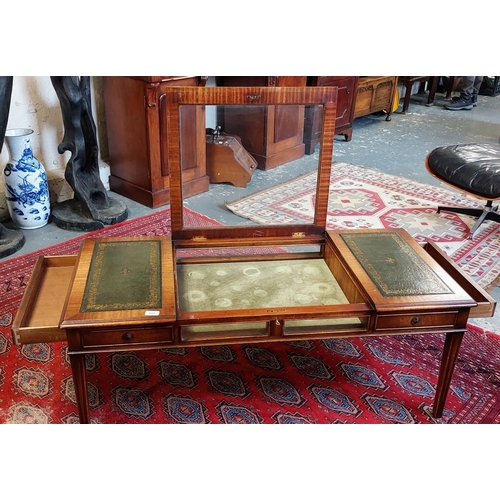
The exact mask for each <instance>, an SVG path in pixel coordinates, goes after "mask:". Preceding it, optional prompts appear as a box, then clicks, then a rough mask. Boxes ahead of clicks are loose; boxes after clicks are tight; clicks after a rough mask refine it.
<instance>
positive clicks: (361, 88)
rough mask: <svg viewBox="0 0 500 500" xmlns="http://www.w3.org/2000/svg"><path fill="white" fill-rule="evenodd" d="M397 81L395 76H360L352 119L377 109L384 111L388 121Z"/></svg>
mask: <svg viewBox="0 0 500 500" xmlns="http://www.w3.org/2000/svg"><path fill="white" fill-rule="evenodd" d="M397 82H398V77H397V76H360V77H359V81H358V91H357V93H356V102H355V105H354V119H356V118H359V117H360V116H365V115H370V114H372V113H376V112H378V111H386V112H387V117H386V120H387V121H389V120H390V119H391V114H392V105H393V103H394V97H395V95H396V88H397Z"/></svg>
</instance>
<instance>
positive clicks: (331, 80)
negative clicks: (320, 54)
mask: <svg viewBox="0 0 500 500" xmlns="http://www.w3.org/2000/svg"><path fill="white" fill-rule="evenodd" d="M307 85H308V86H311V87H328V86H330V87H338V99H337V119H336V120H335V134H340V135H343V136H344V137H345V140H346V141H350V140H351V138H352V122H353V119H354V118H353V117H354V102H355V100H356V92H357V89H358V77H357V76H308V77H307ZM320 120H321V113H319V112H318V110H317V108H314V107H313V106H306V109H305V123H304V144H305V153H306V154H308V155H309V154H312V153H313V152H314V148H315V147H316V145H317V144H318V142H319V132H320Z"/></svg>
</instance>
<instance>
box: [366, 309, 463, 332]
mask: <svg viewBox="0 0 500 500" xmlns="http://www.w3.org/2000/svg"><path fill="white" fill-rule="evenodd" d="M457 314H458V311H450V312H446V313H428V314H389V315H387V316H379V317H377V321H376V325H375V330H419V329H425V328H440V327H446V328H453V327H454V326H455V323H456V321H457Z"/></svg>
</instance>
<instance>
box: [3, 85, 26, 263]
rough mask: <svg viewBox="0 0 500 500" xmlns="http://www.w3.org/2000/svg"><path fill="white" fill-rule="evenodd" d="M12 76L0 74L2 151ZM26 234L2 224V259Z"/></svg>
mask: <svg viewBox="0 0 500 500" xmlns="http://www.w3.org/2000/svg"><path fill="white" fill-rule="evenodd" d="M12 82H13V77H12V76H0V151H2V147H3V141H4V138H5V130H6V129H7V120H8V118H9V109H10V99H11V96H12ZM24 241H25V240H24V234H23V233H22V231H19V230H17V229H8V228H6V227H5V226H4V225H3V224H0V259H1V258H3V257H7V256H8V255H11V254H13V253H14V252H17V251H18V250H19V249H20V248H22V246H23V245H24Z"/></svg>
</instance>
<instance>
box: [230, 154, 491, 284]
mask: <svg viewBox="0 0 500 500" xmlns="http://www.w3.org/2000/svg"><path fill="white" fill-rule="evenodd" d="M315 194H316V172H315V171H314V172H310V173H306V174H303V175H301V176H299V177H297V178H295V179H292V180H291V181H288V182H285V183H283V184H280V185H278V186H275V187H272V188H269V189H265V190H262V191H259V192H258V193H255V194H253V195H249V196H245V197H244V198H241V199H239V200H237V201H234V202H229V203H226V206H227V208H228V209H229V210H231V211H232V212H234V213H235V214H237V215H239V216H241V217H245V218H247V219H250V220H252V221H253V222H257V223H259V224H272V223H274V224H276V223H278V222H284V223H291V222H305V223H307V222H311V221H312V219H313V212H312V207H313V206H314V203H313V201H314V196H315ZM438 205H448V206H462V207H481V206H482V205H483V204H482V203H481V202H480V200H478V199H477V198H473V197H471V196H467V195H465V194H463V193H460V192H458V191H452V190H449V189H445V188H441V187H436V186H432V185H430V184H425V183H421V182H416V181H412V180H409V179H405V178H403V177H398V176H394V175H389V174H385V173H383V172H380V171H378V170H372V169H369V168H364V167H359V166H354V165H350V164H347V163H335V164H334V165H333V168H332V174H331V180H330V194H329V207H328V217H327V228H328V229H363V228H382V227H386V228H403V229H406V230H407V231H408V232H409V233H410V234H411V235H412V236H413V237H414V238H415V239H416V240H417V241H420V242H423V241H434V242H435V243H437V244H438V245H439V246H440V247H441V249H442V250H444V251H445V252H446V253H447V254H448V255H449V256H450V257H451V258H452V259H453V260H454V261H455V262H456V263H457V264H458V266H459V267H460V268H461V269H462V270H463V271H465V272H466V273H467V274H468V275H469V276H470V277H471V278H472V279H474V280H475V281H476V283H478V284H479V285H480V286H481V287H483V288H484V289H485V290H490V289H491V288H492V287H493V286H494V285H495V284H496V283H497V282H498V280H499V279H500V226H499V225H498V223H496V222H492V221H487V222H485V223H483V224H482V225H481V226H480V228H479V230H478V231H477V232H476V233H475V234H474V238H473V240H468V239H467V238H468V236H469V233H470V229H471V228H472V226H473V225H474V222H475V220H476V219H475V218H472V217H468V216H466V215H458V214H454V213H451V212H441V213H439V214H438V213H437V211H436V208H437V206H438Z"/></svg>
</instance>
